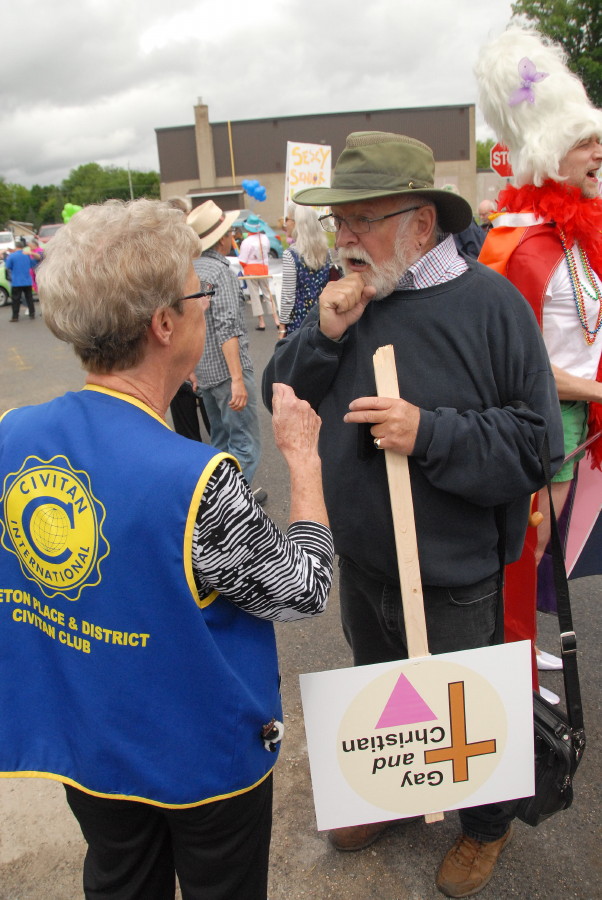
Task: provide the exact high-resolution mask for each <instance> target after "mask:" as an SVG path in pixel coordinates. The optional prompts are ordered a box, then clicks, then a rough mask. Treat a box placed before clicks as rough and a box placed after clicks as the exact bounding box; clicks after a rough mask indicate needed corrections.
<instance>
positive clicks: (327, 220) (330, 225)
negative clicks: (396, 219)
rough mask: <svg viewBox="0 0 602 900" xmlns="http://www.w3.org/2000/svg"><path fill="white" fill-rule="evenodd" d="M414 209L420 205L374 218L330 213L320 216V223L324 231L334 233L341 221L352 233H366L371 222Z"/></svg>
mask: <svg viewBox="0 0 602 900" xmlns="http://www.w3.org/2000/svg"><path fill="white" fill-rule="evenodd" d="M415 209H421V207H420V206H408V208H407V209H398V210H397V212H392V213H387V215H386V216H377V217H376V218H375V219H369V218H368V216H348V217H347V218H346V219H344V218H343V216H335V215H333V214H332V213H330V215H327V216H320V219H319V221H320V225H321V226H322V228H323V229H324V231H328V232H330V233H331V234H336V233H337V232H339V231H340V230H341V225H342V224H343V222H344V223H345V225H346V226H347V228H348V229H349V231H351V232H353V234H368V232H369V231H370V225H371V224H372V223H373V222H382V221H383V219H391V218H392V217H393V216H401V215H403V213H408V212H414V210H415Z"/></svg>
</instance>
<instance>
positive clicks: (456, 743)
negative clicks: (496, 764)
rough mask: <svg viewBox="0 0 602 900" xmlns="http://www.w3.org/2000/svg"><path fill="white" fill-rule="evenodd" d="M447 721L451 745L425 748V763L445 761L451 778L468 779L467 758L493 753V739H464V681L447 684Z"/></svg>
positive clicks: (456, 779)
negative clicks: (448, 722)
mask: <svg viewBox="0 0 602 900" xmlns="http://www.w3.org/2000/svg"><path fill="white" fill-rule="evenodd" d="M448 696H449V721H450V728H451V747H439V748H437V750H425V752H424V761H425V763H436V762H447V761H448V760H449V761H450V762H451V763H452V766H453V779H454V782H456V781H468V759H469V757H471V756H486V755H487V754H488V753H495V740H490V741H475V742H474V743H472V744H469V743H467V741H466V705H465V702H464V682H463V681H454V682H452V683H451V684H449V685H448Z"/></svg>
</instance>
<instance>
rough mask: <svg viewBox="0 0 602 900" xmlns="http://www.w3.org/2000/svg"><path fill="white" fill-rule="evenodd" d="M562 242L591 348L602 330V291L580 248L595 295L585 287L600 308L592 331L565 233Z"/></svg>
mask: <svg viewBox="0 0 602 900" xmlns="http://www.w3.org/2000/svg"><path fill="white" fill-rule="evenodd" d="M560 241H561V243H562V249H563V250H564V258H565V259H566V264H567V266H568V269H569V278H570V280H571V287H572V289H573V297H574V299H575V306H576V307H577V315H578V316H579V322H580V324H581V328H582V329H583V337H584V338H585V343H586V344H588V345H589V346H591V345H592V344H593V343H594V341H595V340H596V337H597V336H598V332H599V331H600V328H602V291H600V288H599V287H598V286H597V284H596V280H595V278H594V273H593V272H592V268H591V266H590V264H589V259H588V258H587V254H585V253H584V252H583V250H582V249H581V247H579V257H580V259H581V265H582V266H583V271H584V272H585V277H586V279H587V281H589V283H590V286H591V288H592V291H593V293H592V291H590V290H589V289H588V286H587V284H585V285H584V287H585V291H586V293H587V294H588V295H589V296H590V297H591V298H592V300H597V301H598V304H599V307H600V308H599V310H598V321H597V322H596V327H595V328H594V329H593V330H592V329H591V328H590V327H589V323H588V321H587V315H586V312H585V300H584V299H583V291H582V290H581V283H580V281H579V273H578V271H577V265H576V262H575V256H574V253H573V251H572V249H571V248H570V247H567V244H566V240H565V237H564V233H563V232H562V231H561V232H560Z"/></svg>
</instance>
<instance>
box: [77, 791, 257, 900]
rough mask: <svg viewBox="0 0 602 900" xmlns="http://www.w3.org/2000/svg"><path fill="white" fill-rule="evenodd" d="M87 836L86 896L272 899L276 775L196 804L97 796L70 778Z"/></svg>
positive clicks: (159, 899)
mask: <svg viewBox="0 0 602 900" xmlns="http://www.w3.org/2000/svg"><path fill="white" fill-rule="evenodd" d="M65 791H66V793H67V802H68V803H69V806H70V807H71V810H72V812H73V814H74V815H75V817H76V819H77V821H78V822H79V825H80V828H81V830H82V833H83V835H84V838H85V839H86V841H87V843H88V851H87V853H86V858H85V861H84V895H85V897H86V900H92V898H93V900H99V898H102V900H173V898H174V896H175V874H176V873H177V875H178V880H179V882H180V888H181V891H182V898H183V900H266V896H267V882H268V862H269V850H270V837H271V831H272V776H271V775H270V776H268V778H266V780H265V781H263V782H262V783H261V784H260V785H259V786H258V787H256V788H254V789H253V790H251V791H247V792H246V793H244V794H240V795H238V796H236V797H231V798H228V799H226V800H217V801H215V802H214V803H207V804H206V805H204V806H195V807H193V808H191V809H164V808H160V807H157V806H151V805H150V804H148V803H138V802H134V801H129V800H110V799H105V798H104V797H92V796H91V795H90V794H86V793H84V792H83V791H79V790H76V789H75V788H73V787H70V786H68V785H65Z"/></svg>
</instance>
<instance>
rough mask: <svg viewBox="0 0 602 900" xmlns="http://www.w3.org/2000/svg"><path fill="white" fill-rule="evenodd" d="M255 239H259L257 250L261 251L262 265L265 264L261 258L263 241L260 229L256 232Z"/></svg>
mask: <svg viewBox="0 0 602 900" xmlns="http://www.w3.org/2000/svg"><path fill="white" fill-rule="evenodd" d="M257 240H258V241H259V252H260V253H261V262H262V264H263V265H265V262H264V259H263V242H262V240H261V232H260V231H258V232H257Z"/></svg>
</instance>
